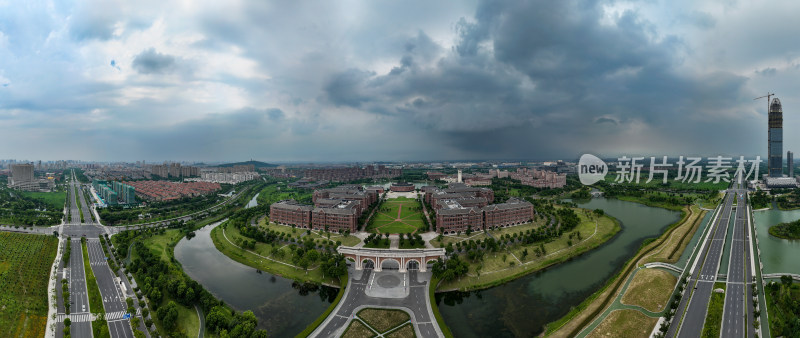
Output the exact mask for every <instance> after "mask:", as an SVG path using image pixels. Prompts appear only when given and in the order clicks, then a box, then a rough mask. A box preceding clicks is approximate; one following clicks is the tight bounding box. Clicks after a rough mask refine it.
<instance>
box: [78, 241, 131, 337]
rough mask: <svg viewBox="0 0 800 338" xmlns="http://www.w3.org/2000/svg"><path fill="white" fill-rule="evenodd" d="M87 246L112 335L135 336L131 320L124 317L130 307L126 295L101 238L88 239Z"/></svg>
mask: <svg viewBox="0 0 800 338" xmlns="http://www.w3.org/2000/svg"><path fill="white" fill-rule="evenodd" d="M86 248H87V249H88V251H89V264H90V265H91V266H92V271H93V272H94V276H95V278H96V279H97V286H98V287H99V288H100V295H101V296H102V297H103V307H104V308H105V312H106V321H107V322H108V330H109V332H110V333H111V337H130V338H133V330H132V329H131V325H130V322H129V321H128V319H125V318H124V316H125V314H126V313H127V308H128V306H127V304H126V303H125V295H124V294H123V293H122V290H120V288H119V284H118V282H116V281H115V278H116V276H115V275H114V274H113V273H112V272H111V268H109V266H108V262H107V261H106V255H105V253H104V252H103V248H102V245H101V244H100V240H99V239H95V238H90V239H87V240H86Z"/></svg>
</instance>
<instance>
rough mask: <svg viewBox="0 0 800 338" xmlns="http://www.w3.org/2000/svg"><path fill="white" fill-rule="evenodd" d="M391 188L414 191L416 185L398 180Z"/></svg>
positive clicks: (397, 190)
mask: <svg viewBox="0 0 800 338" xmlns="http://www.w3.org/2000/svg"><path fill="white" fill-rule="evenodd" d="M389 190H391V191H394V192H411V191H414V185H413V184H411V183H407V182H396V183H392V186H390V187H389Z"/></svg>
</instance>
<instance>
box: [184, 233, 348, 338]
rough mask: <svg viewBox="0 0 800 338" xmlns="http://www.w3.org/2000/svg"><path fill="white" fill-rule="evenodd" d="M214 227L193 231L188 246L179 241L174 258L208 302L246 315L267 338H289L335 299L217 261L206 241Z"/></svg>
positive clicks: (321, 289)
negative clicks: (211, 299) (215, 301)
mask: <svg viewBox="0 0 800 338" xmlns="http://www.w3.org/2000/svg"><path fill="white" fill-rule="evenodd" d="M218 224H219V223H215V224H211V225H208V226H206V227H203V228H202V229H200V230H197V231H196V232H195V233H196V237H195V238H194V239H192V240H186V239H183V240H181V241H180V242H179V243H178V245H177V246H176V247H175V258H176V259H177V260H178V261H179V262H180V263H181V265H182V266H183V269H184V271H186V273H187V274H188V275H189V276H190V277H192V279H194V280H196V281H197V282H198V283H200V284H202V285H203V286H204V287H205V288H206V289H207V290H208V291H209V292H211V293H212V294H213V295H214V296H216V297H217V298H219V299H221V300H223V301H224V302H225V303H227V304H228V305H230V306H231V307H233V308H234V309H236V310H238V311H245V310H252V311H253V313H254V314H255V315H256V317H257V318H258V328H261V329H265V330H267V332H268V333H269V335H270V337H294V335H296V334H297V333H299V332H300V331H302V330H303V329H305V327H306V326H308V324H310V323H311V322H313V321H314V320H315V319H316V318H317V317H319V315H321V314H322V313H323V312H325V309H327V307H328V305H330V304H331V303H332V302H333V300H334V299H335V298H336V294H337V293H338V289H336V288H332V287H327V286H318V285H314V284H310V283H298V282H295V281H292V280H289V279H286V278H283V277H280V276H276V275H272V274H269V273H259V272H257V270H256V269H253V268H251V267H248V266H245V265H243V264H240V263H238V262H235V261H233V260H231V259H230V258H228V257H227V256H225V255H223V254H222V253H220V252H219V251H217V249H216V248H215V247H214V243H213V242H212V241H211V236H210V232H211V229H213V228H214V227H216V226H217V225H218ZM315 295H316V297H315Z"/></svg>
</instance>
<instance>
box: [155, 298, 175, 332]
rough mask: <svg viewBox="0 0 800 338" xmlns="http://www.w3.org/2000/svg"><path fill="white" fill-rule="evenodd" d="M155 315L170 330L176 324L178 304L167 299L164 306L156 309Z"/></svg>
mask: <svg viewBox="0 0 800 338" xmlns="http://www.w3.org/2000/svg"><path fill="white" fill-rule="evenodd" d="M156 316H157V317H158V319H159V320H161V324H163V325H164V328H165V329H167V330H170V331H172V330H173V329H175V326H176V325H177V324H178V304H175V302H174V301H169V303H168V304H167V305H166V306H163V307H161V308H159V309H158V311H156Z"/></svg>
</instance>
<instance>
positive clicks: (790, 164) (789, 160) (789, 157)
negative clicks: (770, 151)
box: [786, 151, 794, 178]
mask: <svg viewBox="0 0 800 338" xmlns="http://www.w3.org/2000/svg"><path fill="white" fill-rule="evenodd" d="M786 169H787V170H786V171H787V173H788V174H789V177H792V178H794V153H793V152H791V151H787V152H786Z"/></svg>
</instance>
